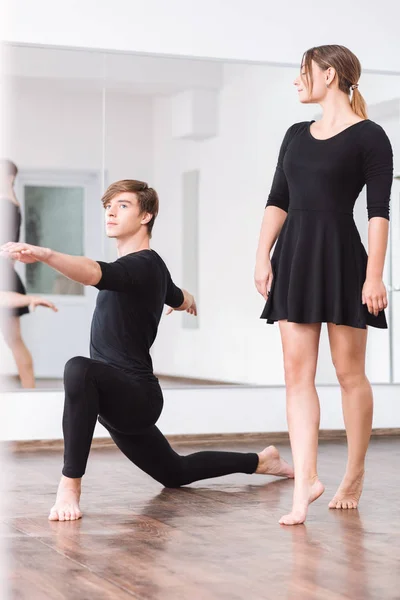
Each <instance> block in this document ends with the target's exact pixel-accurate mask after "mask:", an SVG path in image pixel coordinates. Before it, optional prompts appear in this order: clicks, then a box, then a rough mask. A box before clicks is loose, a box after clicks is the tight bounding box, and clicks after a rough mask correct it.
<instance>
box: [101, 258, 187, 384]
mask: <svg viewBox="0 0 400 600" xmlns="http://www.w3.org/2000/svg"><path fill="white" fill-rule="evenodd" d="M98 264H99V265H100V268H101V272H102V277H101V279H100V281H99V283H98V284H97V285H96V286H95V287H96V288H97V289H99V290H100V292H99V294H98V297H97V304H96V309H95V311H94V314H93V320H92V330H91V341H90V356H91V358H93V359H95V360H99V361H103V362H106V363H107V364H109V365H112V366H114V367H117V368H119V369H122V370H123V371H125V372H127V373H129V374H132V375H133V376H135V377H142V378H151V377H152V376H153V365H152V361H151V357H150V347H151V346H152V344H153V342H154V340H155V338H156V335H157V329H158V325H159V322H160V319H161V315H162V311H163V307H164V304H167V305H168V306H171V307H172V308H178V307H179V306H181V305H182V304H183V301H184V296H183V292H182V290H181V289H179V288H178V287H177V286H176V285H175V284H174V283H173V281H172V279H171V275H170V273H169V271H168V269H167V266H166V265H165V263H164V261H163V260H162V258H161V257H160V256H159V255H158V254H157V252H155V251H154V250H140V251H139V252H134V253H132V254H127V255H126V256H123V257H121V258H119V259H118V260H116V261H115V262H112V263H106V262H101V261H99V263H98Z"/></svg>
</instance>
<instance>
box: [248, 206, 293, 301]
mask: <svg viewBox="0 0 400 600" xmlns="http://www.w3.org/2000/svg"><path fill="white" fill-rule="evenodd" d="M286 218H287V212H286V211H285V210H283V209H281V208H278V207H277V206H267V207H266V209H265V211H264V217H263V220H262V225H261V232H260V238H259V242H258V248H257V255H256V269H255V274H254V279H255V283H256V288H257V290H258V292H259V293H260V294H261V295H262V296H263V297H264V298H265V300H267V298H268V292H269V290H270V289H271V284H272V276H273V275H272V267H271V260H270V254H271V250H272V248H273V246H274V244H275V242H276V240H277V239H278V236H279V233H280V231H281V229H282V227H283V224H284V222H285V221H286Z"/></svg>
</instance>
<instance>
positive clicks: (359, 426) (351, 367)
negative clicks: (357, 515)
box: [328, 323, 373, 508]
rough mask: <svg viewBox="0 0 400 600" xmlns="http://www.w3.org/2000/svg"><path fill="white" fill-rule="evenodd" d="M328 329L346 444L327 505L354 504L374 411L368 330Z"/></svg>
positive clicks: (334, 327) (347, 505)
mask: <svg viewBox="0 0 400 600" xmlns="http://www.w3.org/2000/svg"><path fill="white" fill-rule="evenodd" d="M328 333H329V343H330V347H331V354H332V361H333V364H334V366H335V369H336V375H337V378H338V381H339V384H340V388H341V392H342V407H343V417H344V424H345V427H346V433H347V448H348V457H347V467H346V472H345V475H344V478H343V480H342V483H341V484H340V486H339V489H338V490H337V492H336V494H335V496H334V498H333V499H332V500H331V502H330V503H329V508H357V505H358V501H359V499H360V496H361V492H362V486H363V479H364V465H365V456H366V453H367V449H368V444H369V440H370V437H371V428H372V413H373V397H372V389H371V385H370V383H369V381H368V379H367V377H366V375H365V351H366V345H367V330H366V329H356V328H354V327H347V326H345V325H334V324H332V323H329V324H328Z"/></svg>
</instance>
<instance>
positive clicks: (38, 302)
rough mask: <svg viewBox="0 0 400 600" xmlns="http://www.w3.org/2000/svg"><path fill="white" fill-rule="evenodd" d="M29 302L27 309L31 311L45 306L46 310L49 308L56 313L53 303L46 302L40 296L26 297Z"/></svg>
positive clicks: (56, 309)
mask: <svg viewBox="0 0 400 600" xmlns="http://www.w3.org/2000/svg"><path fill="white" fill-rule="evenodd" d="M27 299H28V301H29V307H30V309H31V310H35V308H36V307H37V306H45V307H46V308H51V310H53V311H54V312H58V308H57V307H56V305H55V304H53V302H50V300H46V298H41V297H40V296H27Z"/></svg>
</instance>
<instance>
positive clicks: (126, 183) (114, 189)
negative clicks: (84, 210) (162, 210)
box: [101, 179, 159, 237]
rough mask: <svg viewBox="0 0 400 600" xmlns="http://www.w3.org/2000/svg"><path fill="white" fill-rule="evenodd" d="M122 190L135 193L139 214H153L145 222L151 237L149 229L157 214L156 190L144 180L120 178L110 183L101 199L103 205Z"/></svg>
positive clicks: (150, 229)
mask: <svg viewBox="0 0 400 600" xmlns="http://www.w3.org/2000/svg"><path fill="white" fill-rule="evenodd" d="M122 192H129V193H131V194H135V195H136V197H137V199H138V204H139V207H140V214H143V213H150V214H151V215H153V217H152V219H151V220H150V221H149V222H148V223H147V229H148V232H149V236H150V237H151V231H152V229H153V225H154V221H155V220H156V217H157V215H158V208H159V202H158V195H157V192H156V190H153V188H151V187H149V186H148V185H147V183H145V182H144V181H137V180H136V179H121V180H120V181H115V182H114V183H112V184H111V185H110V186H108V188H107V189H106V191H105V192H104V195H103V197H102V199H101V201H102V203H103V206H104V207H105V206H106V205H107V204H108V203H109V202H110V200H112V199H113V198H114V197H115V196H116V195H117V194H121V193H122Z"/></svg>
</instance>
